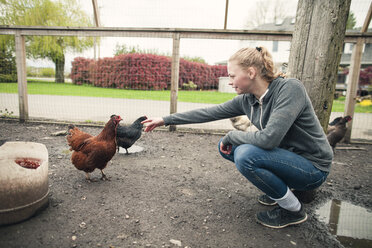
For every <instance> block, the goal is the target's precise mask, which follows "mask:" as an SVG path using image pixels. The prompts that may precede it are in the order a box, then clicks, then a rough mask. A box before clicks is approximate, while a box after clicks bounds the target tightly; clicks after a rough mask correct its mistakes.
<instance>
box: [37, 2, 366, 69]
mask: <svg viewBox="0 0 372 248" xmlns="http://www.w3.org/2000/svg"><path fill="white" fill-rule="evenodd" d="M78 1H79V2H80V5H81V9H82V10H83V11H85V12H86V13H87V14H88V15H90V16H91V18H92V22H93V5H92V0H78ZM97 2H98V6H99V12H100V19H101V26H103V27H140V28H195V29H223V28H224V18H225V6H226V0H97ZM297 2H298V1H297V0H229V7H228V21H227V29H248V27H249V26H247V25H249V24H250V25H252V24H253V23H254V22H258V21H262V18H258V17H257V13H259V11H260V10H263V9H265V8H267V13H272V12H273V9H274V8H275V6H276V8H277V9H279V10H281V11H280V13H282V15H283V17H284V16H288V17H289V16H295V15H296V9H297ZM370 2H371V0H352V2H351V11H353V13H354V14H355V17H356V21H357V25H356V26H362V25H363V22H364V19H365V16H366V13H367V11H368V8H369V5H370ZM270 17H272V15H268V18H267V20H266V21H267V22H270ZM117 44H121V45H122V44H126V45H127V46H138V47H140V48H141V49H151V50H157V51H158V52H160V53H164V54H171V51H172V39H164V38H130V37H122V38H118V37H105V38H102V40H101V45H100V48H99V53H100V57H112V56H113V54H114V49H115V47H116V45H117ZM238 46H239V45H238V41H236V40H234V41H230V40H219V39H216V40H205V39H181V43H180V54H181V56H189V57H201V58H203V59H205V60H206V61H207V63H209V64H215V63H216V62H219V61H223V60H226V59H227V58H228V57H230V55H231V54H233V53H234V52H235V51H236V50H237V49H239V47H238ZM77 56H83V57H89V58H93V57H94V52H93V49H90V50H88V51H85V52H84V53H82V54H77V53H69V54H67V56H66V71H69V70H70V68H71V60H72V59H73V58H74V57H77ZM35 62H36V64H38V66H41V67H46V66H48V67H54V65H53V64H52V63H50V62H45V61H43V62H42V61H35ZM30 63H32V64H34V62H30ZM50 65H51V66H50ZM33 66H34V65H33Z"/></svg>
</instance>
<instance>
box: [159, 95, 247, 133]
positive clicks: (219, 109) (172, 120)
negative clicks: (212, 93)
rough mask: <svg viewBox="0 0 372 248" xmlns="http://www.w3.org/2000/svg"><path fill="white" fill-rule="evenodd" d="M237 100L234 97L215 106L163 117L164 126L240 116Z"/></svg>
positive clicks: (240, 111) (239, 106)
mask: <svg viewBox="0 0 372 248" xmlns="http://www.w3.org/2000/svg"><path fill="white" fill-rule="evenodd" d="M239 98H240V96H236V97H234V99H232V100H230V101H227V102H225V103H222V104H219V105H216V106H212V107H207V108H201V109H195V110H190V111H186V112H183V113H175V114H171V115H168V116H165V117H163V119H164V123H165V126H168V125H180V124H192V123H204V122H209V121H216V120H221V119H226V118H231V117H235V116H237V115H242V114H244V112H243V110H242V108H241V104H240V100H239Z"/></svg>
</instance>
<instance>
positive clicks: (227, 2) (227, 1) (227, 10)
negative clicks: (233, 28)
mask: <svg viewBox="0 0 372 248" xmlns="http://www.w3.org/2000/svg"><path fill="white" fill-rule="evenodd" d="M228 12H229V0H226V7H225V24H224V25H223V29H226V28H227V14H228Z"/></svg>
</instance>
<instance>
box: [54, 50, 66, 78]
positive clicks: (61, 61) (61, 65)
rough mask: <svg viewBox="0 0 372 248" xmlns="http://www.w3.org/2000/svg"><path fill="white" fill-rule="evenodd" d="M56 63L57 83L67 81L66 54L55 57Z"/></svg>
mask: <svg viewBox="0 0 372 248" xmlns="http://www.w3.org/2000/svg"><path fill="white" fill-rule="evenodd" d="M55 64H56V83H64V82H65V55H64V54H63V55H62V56H60V57H57V58H56V59H55Z"/></svg>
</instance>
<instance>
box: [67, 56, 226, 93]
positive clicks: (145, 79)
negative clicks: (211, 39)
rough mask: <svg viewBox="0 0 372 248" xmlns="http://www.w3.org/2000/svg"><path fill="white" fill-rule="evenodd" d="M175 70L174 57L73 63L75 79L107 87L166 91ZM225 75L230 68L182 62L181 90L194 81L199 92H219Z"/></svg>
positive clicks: (135, 57)
mask: <svg viewBox="0 0 372 248" xmlns="http://www.w3.org/2000/svg"><path fill="white" fill-rule="evenodd" d="M171 67H172V65H171V58H169V57H166V56H160V55H153V54H121V55H118V56H115V57H113V58H102V59H99V60H98V61H94V60H91V59H85V58H80V57H79V58H75V60H74V61H73V62H72V69H71V79H72V82H73V83H75V84H82V83H87V84H93V85H95V86H98V87H106V88H120V89H140V90H164V89H170V84H171ZM221 76H227V69H226V66H210V65H207V64H203V63H198V62H190V61H186V60H184V59H181V60H180V70H179V87H182V85H183V84H188V83H189V82H190V81H192V82H193V83H194V84H196V85H197V86H198V87H197V89H203V90H205V89H217V88H218V78H219V77H221Z"/></svg>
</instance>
